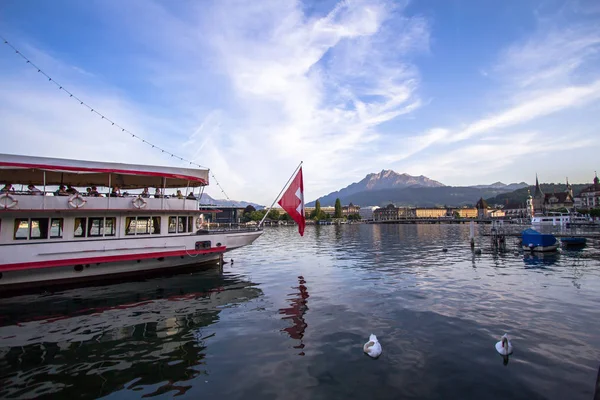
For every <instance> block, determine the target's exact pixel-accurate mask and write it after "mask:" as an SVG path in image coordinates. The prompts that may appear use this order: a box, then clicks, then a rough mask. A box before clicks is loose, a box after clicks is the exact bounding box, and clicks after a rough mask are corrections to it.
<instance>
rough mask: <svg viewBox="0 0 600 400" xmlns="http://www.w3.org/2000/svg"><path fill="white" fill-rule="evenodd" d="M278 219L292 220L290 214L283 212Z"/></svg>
mask: <svg viewBox="0 0 600 400" xmlns="http://www.w3.org/2000/svg"><path fill="white" fill-rule="evenodd" d="M279 220H280V221H293V219H292V217H290V214H288V213H283V214H281V215H280V216H279Z"/></svg>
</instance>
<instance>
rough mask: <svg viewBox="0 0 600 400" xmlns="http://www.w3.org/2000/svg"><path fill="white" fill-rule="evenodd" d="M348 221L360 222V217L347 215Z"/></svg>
mask: <svg viewBox="0 0 600 400" xmlns="http://www.w3.org/2000/svg"><path fill="white" fill-rule="evenodd" d="M348 219H349V220H350V221H360V220H361V217H360V214H350V215H348Z"/></svg>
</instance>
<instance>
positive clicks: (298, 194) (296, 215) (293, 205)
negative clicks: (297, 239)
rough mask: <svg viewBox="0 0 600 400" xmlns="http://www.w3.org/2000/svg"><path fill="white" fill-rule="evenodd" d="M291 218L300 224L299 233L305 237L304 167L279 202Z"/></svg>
mask: <svg viewBox="0 0 600 400" xmlns="http://www.w3.org/2000/svg"><path fill="white" fill-rule="evenodd" d="M277 203H279V205H280V206H281V208H283V209H284V210H285V211H286V212H287V213H288V214H289V216H290V217H292V219H293V220H294V221H296V223H297V224H298V233H299V234H300V236H304V226H305V225H306V219H305V217H304V182H303V181H302V167H300V170H299V171H298V174H296V177H295V178H294V180H293V181H292V183H291V184H290V186H289V187H288V188H287V190H286V191H285V193H284V194H283V196H282V197H281V199H280V200H279V201H278V202H277Z"/></svg>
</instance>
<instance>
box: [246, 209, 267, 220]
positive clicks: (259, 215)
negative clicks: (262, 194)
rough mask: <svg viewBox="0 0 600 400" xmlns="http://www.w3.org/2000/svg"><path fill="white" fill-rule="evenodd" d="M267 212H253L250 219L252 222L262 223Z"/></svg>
mask: <svg viewBox="0 0 600 400" xmlns="http://www.w3.org/2000/svg"><path fill="white" fill-rule="evenodd" d="M266 212H267V210H259V211H252V212H251V213H250V219H251V220H252V221H256V222H258V221H260V220H261V219H262V217H264V216H265V213H266Z"/></svg>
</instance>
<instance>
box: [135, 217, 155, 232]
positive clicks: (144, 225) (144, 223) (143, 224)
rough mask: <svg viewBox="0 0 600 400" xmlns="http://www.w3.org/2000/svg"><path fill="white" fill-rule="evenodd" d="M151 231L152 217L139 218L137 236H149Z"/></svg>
mask: <svg viewBox="0 0 600 400" xmlns="http://www.w3.org/2000/svg"><path fill="white" fill-rule="evenodd" d="M150 229H151V225H150V217H137V223H136V229H135V234H136V235H148V234H150Z"/></svg>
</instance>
